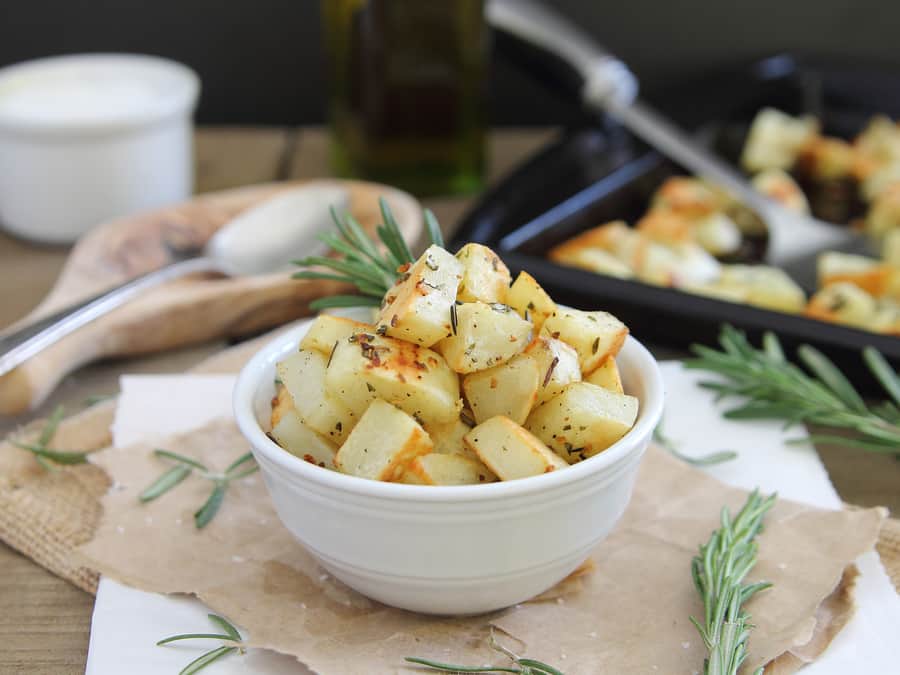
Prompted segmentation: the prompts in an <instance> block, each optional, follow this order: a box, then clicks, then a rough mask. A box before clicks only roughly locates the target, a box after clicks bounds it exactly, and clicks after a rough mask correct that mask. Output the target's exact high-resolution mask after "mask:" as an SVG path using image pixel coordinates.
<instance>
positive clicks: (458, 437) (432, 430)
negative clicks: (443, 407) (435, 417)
mask: <svg viewBox="0 0 900 675" xmlns="http://www.w3.org/2000/svg"><path fill="white" fill-rule="evenodd" d="M472 426H473V424H467V423H466V422H465V421H464V420H463V419H462V415H460V416H458V417H456V418H454V419H452V420H450V421H449V422H430V423H428V424H426V425H425V431H427V432H428V435H429V436H430V437H431V442H432V443H434V451H435V452H440V453H442V454H444V455H460V454H462V455H465V454H468V453H469V449H468V448H467V447H466V444H465V443H463V436H465V435H466V434H467V433H469V430H470V429H471V428H472ZM472 456H473V457H474V455H472Z"/></svg>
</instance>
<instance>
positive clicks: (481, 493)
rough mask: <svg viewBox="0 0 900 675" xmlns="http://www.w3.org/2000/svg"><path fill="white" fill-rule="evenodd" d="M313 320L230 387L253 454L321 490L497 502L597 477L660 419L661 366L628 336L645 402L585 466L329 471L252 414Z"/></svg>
mask: <svg viewBox="0 0 900 675" xmlns="http://www.w3.org/2000/svg"><path fill="white" fill-rule="evenodd" d="M314 320H315V317H312V318H309V319H306V320H304V321H302V322H301V323H300V324H299V325H297V326H295V327H294V328H292V329H290V330H288V331H285V332H284V333H282V334H281V335H279V336H277V337H275V338H273V339H272V341H271V342H269V344H267V345H265V346H264V347H263V348H262V349H260V350H259V351H258V352H257V353H256V354H255V355H254V356H253V357H252V358H251V359H250V360H249V361H248V362H247V363H246V364H245V365H244V367H243V368H242V369H241V371H240V373H239V375H238V379H237V382H236V383H235V386H234V390H233V393H232V405H233V410H234V416H235V420H236V421H237V424H238V427H239V428H240V430H241V433H242V434H243V435H244V437H245V438H246V439H247V440H248V441H249V442H250V444H251V446H252V449H253V452H254V454H256V453H257V452H258V453H260V454H261V455H263V456H264V457H265V458H266V460H268V461H270V462H272V463H273V464H275V465H277V466H278V467H279V468H280V469H281V470H283V471H286V472H287V473H289V474H291V475H292V476H294V477H297V478H300V479H303V480H307V481H309V482H311V483H314V484H316V485H318V486H320V487H325V488H328V489H331V490H337V491H341V492H344V493H350V494H355V495H361V496H365V497H372V498H388V499H393V500H398V501H408V502H429V503H430V502H474V501H484V500H496V499H504V498H508V497H513V496H520V495H527V494H533V493H535V492H544V491H549V490H552V489H554V488H559V487H560V486H563V485H566V484H569V483H576V482H578V481H579V480H581V479H585V478H587V477H589V476H592V475H594V474H598V473H601V472H603V470H604V469H607V468H610V467H612V466H614V465H616V464H618V463H619V462H621V461H623V460H625V459H626V458H627V457H628V456H629V455H630V454H632V453H635V452H641V451H642V450H643V447H644V446H643V445H642V443H641V442H640V441H641V439H643V438H647V439H648V440H649V439H650V438H652V436H653V431H654V429H655V428H656V425H657V424H658V423H659V421H660V419H661V418H662V412H663V400H664V385H663V379H662V373H661V372H660V369H659V365H658V363H657V361H656V359H655V358H654V357H653V356H652V355H651V354H650V352H649V351H648V350H647V348H646V347H644V346H643V345H642V344H641V343H640V342H639V341H638V340H637V339H635V338H634V337H632V336H631V335H629V336H628V337H627V338H626V341H625V346H624V348H623V350H622V351H623V352H627V355H628V358H629V359H634V360H636V362H637V363H636V365H637V369H638V370H639V371H640V372H641V373H642V375H643V377H644V383H643V384H644V387H645V392H646V394H645V397H644V399H643V400H641V401H640V407H639V411H638V419H637V422H636V423H635V425H634V426H633V427H632V428H631V430H629V431H628V433H626V434H625V435H624V436H623V437H622V438H620V439H619V440H618V441H616V442H615V443H613V444H612V445H611V446H610V447H609V448H607V449H606V450H604V451H603V452H601V453H599V454H597V455H594V456H593V457H591V458H589V459H587V460H584V461H582V462H579V463H577V464H573V465H571V466H569V467H568V468H566V469H565V470H560V471H552V472H550V473H545V474H541V475H539V476H529V477H528V478H521V479H517V480H510V481H498V482H495V483H485V484H481V485H440V486H437V485H407V484H405V483H390V482H384V481H377V480H371V479H369V478H361V477H359V476H350V475H347V474H343V473H340V472H337V471H331V470H329V469H325V468H323V467H319V466H316V465H314V464H311V463H310V462H307V461H305V460H303V459H301V458H299V457H297V456H295V455H292V454H291V453H289V452H288V451H287V450H285V449H283V448H282V447H281V446H279V445H278V444H277V443H275V441H273V440H272V439H271V438H269V436H268V435H267V434H266V433H265V432H264V431H263V429H262V426H261V425H260V423H259V421H258V420H257V419H256V414H255V399H256V394H257V391H258V390H259V387H260V385H261V382H262V376H263V374H264V373H265V371H266V370H267V367H268V365H269V363H270V362H272V364H273V365H274V362H275V361H276V359H277V358H278V357H279V356H281V355H282V354H284V353H287V351H289V350H290V349H291V348H293V347H295V346H296V345H297V344H298V343H299V341H300V338H301V337H302V335H304V334H305V332H306V331H307V330H308V328H309V326H310V325H311V324H312V322H313V321H314ZM620 356H621V352H620Z"/></svg>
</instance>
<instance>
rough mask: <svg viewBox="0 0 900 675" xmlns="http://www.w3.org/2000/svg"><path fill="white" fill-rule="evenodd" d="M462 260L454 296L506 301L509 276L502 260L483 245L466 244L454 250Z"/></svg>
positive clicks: (472, 300)
mask: <svg viewBox="0 0 900 675" xmlns="http://www.w3.org/2000/svg"><path fill="white" fill-rule="evenodd" d="M456 259H457V260H459V262H461V263H462V266H463V272H462V281H460V283H459V288H458V289H457V291H456V299H457V300H460V301H462V302H487V303H491V302H506V291H507V289H508V288H509V284H510V282H511V281H512V278H511V277H510V274H509V269H508V268H507V267H506V265H504V264H503V261H501V260H500V258H499V257H498V256H497V254H496V253H494V252H493V251H492V250H491V249H489V248H488V247H487V246H482V245H481V244H466V245H465V246H463V247H462V248H461V249H459V251H458V252H457V254H456Z"/></svg>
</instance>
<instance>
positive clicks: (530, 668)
mask: <svg viewBox="0 0 900 675" xmlns="http://www.w3.org/2000/svg"><path fill="white" fill-rule="evenodd" d="M490 646H491V649H493V650H494V651H496V652H500V653H501V654H503V655H504V656H506V657H507V658H508V659H509V660H510V661H512V663H513V666H512V667H510V668H504V667H502V666H459V665H454V664H452V663H441V662H440V661H432V660H430V659H420V658H418V657H414V656H407V657H406V661H407V662H408V663H415V664H416V665H419V666H425V667H426V668H430V669H431V670H435V671H438V672H441V673H520V674H521V675H563V673H562V671H560V670H557V669H556V668H554V667H553V666H549V665H547V664H546V663H543V662H541V661H536V660H534V659H528V658H525V657H523V656H518V655H517V654H515V653H513V652H512V651H511V650H509V649H507V648H506V647H504V646H503V645H501V644H500V643H499V642H497V638H496V637H495V635H494V629H493V627H492V628H491V642H490Z"/></svg>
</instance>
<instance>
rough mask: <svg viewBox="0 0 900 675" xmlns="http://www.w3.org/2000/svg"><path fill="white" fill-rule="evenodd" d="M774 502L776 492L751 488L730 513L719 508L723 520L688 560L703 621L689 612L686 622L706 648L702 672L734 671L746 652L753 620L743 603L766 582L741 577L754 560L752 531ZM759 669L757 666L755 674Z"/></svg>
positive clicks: (732, 674)
mask: <svg viewBox="0 0 900 675" xmlns="http://www.w3.org/2000/svg"><path fill="white" fill-rule="evenodd" d="M774 503H775V495H770V496H769V497H766V498H765V499H764V498H762V497H760V495H759V492H758V491H756V490H754V491H753V492H752V493H751V494H750V496H749V497H748V498H747V502H746V503H745V504H744V506H743V508H742V509H741V510H740V511H739V512H738V514H737V516H736V517H735V518H734V519H732V518H731V515H730V514H729V512H728V509H725V508H723V509H722V526H721V527H720V528H719V529H718V530H716V531H715V532H713V533H712V536H711V537H710V539H709V541H708V542H707V543H705V544H703V545H702V546H701V547H700V553H699V555H697V556H695V557H694V559H693V560H692V561H691V575H692V576H693V578H694V586H696V588H697V592H698V593H699V594H700V597H701V599H702V600H703V623H702V624H701V623H700V622H699V621H697V619H695V618H694V617H691V622H692V623H693V624H694V626H696V628H697V631H698V632H699V633H700V637H701V638H702V639H703V643H704V644H705V645H706V649H707V651H708V655H707V658H706V660H705V661H704V668H703V672H704V675H737V672H738V668H740V666H741V664H742V663H743V662H744V660H745V659H746V658H747V638H748V636H749V635H750V630H751V629H752V628H753V626H752V624H750V623H749V620H750V616H749V615H748V614H747V613H746V612H745V611H744V610H743V605H744V603H745V602H747V601H748V600H749V599H750V598H752V597H753V596H754V595H755V594H756V593H758V592H759V591H761V590H763V589H764V588H768V587H769V586H771V584H768V583H765V582H758V583H755V584H749V585H747V586H745V585H743V581H744V577H746V576H747V573H748V572H749V571H750V570H751V569H752V568H753V566H754V565H755V564H756V542H755V539H756V535H757V534H759V532H760V530H761V529H762V521H763V516H765V514H766V512H767V511H768V510H769V509H770V508H772V504H774ZM762 672H763V669H762V668H759V669H758V670H757V671H756V672H755V673H754V675H760V674H761V673H762Z"/></svg>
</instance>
